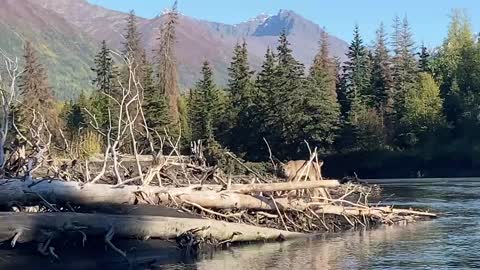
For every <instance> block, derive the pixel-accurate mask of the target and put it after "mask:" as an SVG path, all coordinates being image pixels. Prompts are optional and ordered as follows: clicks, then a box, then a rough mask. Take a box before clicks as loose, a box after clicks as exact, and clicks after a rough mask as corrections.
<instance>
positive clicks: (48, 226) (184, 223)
mask: <svg viewBox="0 0 480 270" xmlns="http://www.w3.org/2000/svg"><path fill="white" fill-rule="evenodd" d="M0 220H1V222H0V242H3V241H10V240H12V239H15V241H16V242H21V243H22V242H30V241H40V242H42V241H46V240H48V239H49V238H50V237H52V236H57V237H60V236H61V235H62V234H68V233H76V234H77V235H78V237H79V240H82V237H83V236H87V239H88V237H102V236H106V235H107V234H108V233H114V236H115V238H121V239H150V238H151V239H160V240H171V239H176V238H177V237H178V236H180V235H182V234H183V233H187V232H192V231H196V232H195V233H194V234H195V235H197V236H199V237H203V238H213V239H215V240H217V241H230V242H244V241H263V240H276V239H291V238H297V237H303V236H305V234H302V233H295V232H288V231H282V230H277V229H269V228H263V227H256V226H251V225H246V224H237V223H228V222H223V221H217V220H211V219H191V218H173V217H158V216H129V215H105V214H79V213H37V214H26V213H0ZM12 244H15V243H12Z"/></svg>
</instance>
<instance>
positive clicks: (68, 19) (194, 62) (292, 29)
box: [0, 0, 348, 98]
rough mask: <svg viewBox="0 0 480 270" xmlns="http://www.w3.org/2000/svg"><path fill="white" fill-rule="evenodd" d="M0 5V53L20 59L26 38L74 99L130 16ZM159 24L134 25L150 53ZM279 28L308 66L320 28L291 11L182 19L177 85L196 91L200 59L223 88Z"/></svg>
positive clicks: (77, 6) (77, 5)
mask: <svg viewBox="0 0 480 270" xmlns="http://www.w3.org/2000/svg"><path fill="white" fill-rule="evenodd" d="M0 2H6V3H7V5H6V8H2V10H0V16H1V17H0V22H2V24H0V34H1V35H2V36H4V35H6V36H8V37H9V38H7V39H6V40H7V42H5V39H2V40H3V41H0V46H2V47H8V48H11V51H12V52H13V53H16V54H18V53H20V52H21V43H22V42H21V41H22V40H23V39H25V38H29V39H32V40H33V41H35V43H36V45H37V47H38V49H39V50H40V52H41V54H42V59H44V60H45V61H47V64H48V68H49V69H50V74H55V76H52V82H53V84H54V86H55V89H56V92H57V94H58V96H59V97H62V98H66V97H69V96H72V95H73V96H75V95H78V93H79V92H80V90H81V89H88V88H89V87H91V86H90V78H89V76H91V73H90V72H89V68H90V65H91V63H92V60H93V59H92V58H93V57H92V56H93V55H94V53H95V51H96V49H97V44H98V43H99V42H100V41H101V40H103V39H105V40H107V41H108V42H109V44H110V46H111V47H112V48H114V49H121V47H122V46H121V44H122V40H123V38H122V33H123V31H124V28H125V25H126V18H127V16H128V15H127V14H125V13H121V12H117V11H112V10H109V9H106V8H103V7H100V6H96V5H93V4H90V3H88V2H87V1H85V0H26V1H13V0H0ZM14 3H15V4H14ZM2 12H3V13H5V16H3V14H2ZM29 12H30V13H31V14H30V13H29ZM162 20H163V17H162V16H159V17H156V18H153V19H144V18H138V23H139V29H140V31H141V32H142V38H143V42H144V45H145V47H146V49H147V52H149V53H150V54H152V51H153V50H154V49H155V47H156V44H157V40H156V38H157V35H158V32H159V27H160V26H161V24H162ZM2 26H3V28H2ZM28 29H31V30H28ZM282 29H285V30H286V31H287V33H288V36H289V40H290V42H291V43H292V48H293V50H294V54H295V56H296V57H297V58H298V60H300V61H301V62H303V63H304V64H306V65H307V66H308V65H309V64H310V62H311V61H312V59H313V56H314V54H315V53H316V51H317V49H318V40H319V37H320V34H321V31H322V29H321V27H320V26H318V25H316V24H315V23H313V22H311V21H309V20H307V19H305V18H303V17H302V16H300V15H298V14H296V13H295V12H293V11H288V10H281V11H279V12H278V14H276V15H273V16H269V15H264V14H262V15H259V16H257V17H255V18H253V19H251V20H249V21H247V22H243V23H239V24H236V25H228V24H222V23H216V22H208V21H204V20H198V19H195V18H191V17H188V16H183V15H182V16H180V23H179V26H178V29H177V34H178V42H177V48H176V52H177V58H178V63H179V73H180V80H181V84H182V86H184V87H190V86H192V85H193V83H194V82H195V81H196V80H197V79H198V77H199V70H200V66H201V63H202V61H203V60H205V59H208V60H210V61H211V63H212V64H213V66H214V70H215V77H216V80H217V82H218V83H220V84H225V82H226V79H227V67H228V65H229V62H230V60H231V56H232V49H233V47H234V45H235V43H237V42H241V41H242V40H243V39H245V40H246V41H247V43H248V45H249V51H250V55H249V56H250V59H249V60H250V63H251V65H252V67H253V68H255V69H257V68H259V67H260V66H261V63H262V60H263V56H264V54H265V51H266V49H267V47H276V42H277V37H278V35H279V33H280V32H281V31H282ZM16 33H20V34H19V35H17V34H16ZM9 40H11V41H9ZM330 44H331V48H332V54H333V55H334V56H338V57H341V58H343V57H344V53H345V51H346V49H347V46H348V45H347V43H345V42H344V41H342V40H340V39H338V38H336V37H334V36H331V37H330Z"/></svg>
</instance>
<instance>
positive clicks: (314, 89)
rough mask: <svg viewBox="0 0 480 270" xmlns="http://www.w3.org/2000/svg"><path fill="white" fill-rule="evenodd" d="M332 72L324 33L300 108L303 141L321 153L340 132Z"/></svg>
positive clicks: (338, 109)
mask: <svg viewBox="0 0 480 270" xmlns="http://www.w3.org/2000/svg"><path fill="white" fill-rule="evenodd" d="M335 71H336V66H335V63H334V59H332V58H331V57H330V55H329V45H328V34H327V32H326V31H323V32H322V36H321V40H320V50H319V52H318V53H317V55H316V56H315V59H314V62H313V65H312V66H311V68H310V75H309V77H308V84H307V87H306V93H305V96H304V104H303V113H304V117H305V118H304V120H305V123H304V124H303V125H302V126H303V129H302V133H303V134H304V137H305V139H306V140H307V141H309V142H311V143H313V144H315V145H318V146H319V147H321V148H322V149H328V148H330V146H331V145H332V144H333V142H334V140H335V138H336V135H337V131H338V130H339V124H340V123H339V120H340V107H339V104H338V102H337V97H336V74H335Z"/></svg>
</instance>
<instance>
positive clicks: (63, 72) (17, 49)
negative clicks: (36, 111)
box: [0, 0, 96, 99]
mask: <svg viewBox="0 0 480 270" xmlns="http://www.w3.org/2000/svg"><path fill="white" fill-rule="evenodd" d="M0 5H1V8H0V47H1V48H3V49H5V50H6V51H7V53H9V54H11V55H15V56H18V57H20V56H22V55H23V44H24V42H25V41H26V40H30V41H32V42H33V44H34V46H35V47H36V49H37V50H38V52H39V56H40V59H41V61H42V63H44V64H45V66H46V68H47V69H48V71H49V79H50V83H51V85H52V87H53V88H54V90H55V93H56V94H57V96H58V97H59V98H62V99H66V98H69V97H71V96H72V93H80V92H81V91H82V90H88V89H89V88H92V87H91V83H90V81H91V78H92V76H91V72H90V67H91V65H92V62H93V59H92V56H93V55H94V53H95V50H96V41H95V40H94V39H93V38H92V37H90V36H89V35H87V34H85V33H83V32H82V31H81V30H80V29H78V28H77V27H76V26H74V25H72V24H71V23H69V22H68V21H67V20H66V19H65V18H63V17H62V16H59V15H58V14H57V13H56V12H54V11H52V10H48V9H44V8H39V7H37V6H35V5H32V4H31V3H29V2H28V1H23V0H22V1H18V0H0ZM22 60H23V59H22Z"/></svg>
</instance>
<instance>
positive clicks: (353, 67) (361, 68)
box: [343, 25, 373, 115]
mask: <svg viewBox="0 0 480 270" xmlns="http://www.w3.org/2000/svg"><path fill="white" fill-rule="evenodd" d="M347 57H348V60H347V62H346V63H345V65H344V67H343V73H344V78H343V80H344V90H343V91H344V95H345V97H346V99H347V104H346V105H347V109H346V111H348V112H349V113H348V114H349V115H351V114H354V113H355V111H356V110H357V109H359V108H358V107H359V106H366V104H371V101H372V100H373V93H372V88H371V79H370V76H371V75H370V74H371V71H370V66H369V57H368V51H367V48H366V47H365V46H364V45H363V40H362V38H361V36H360V31H359V28H358V25H356V26H355V30H354V35H353V40H352V42H351V44H350V46H349V48H348V52H347Z"/></svg>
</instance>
